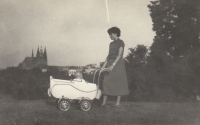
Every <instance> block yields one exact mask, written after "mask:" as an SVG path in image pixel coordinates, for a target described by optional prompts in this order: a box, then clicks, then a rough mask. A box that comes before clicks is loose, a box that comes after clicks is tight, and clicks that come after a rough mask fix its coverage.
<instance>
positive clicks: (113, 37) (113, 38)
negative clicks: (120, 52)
mask: <svg viewBox="0 0 200 125" xmlns="http://www.w3.org/2000/svg"><path fill="white" fill-rule="evenodd" d="M109 36H110V39H111V40H115V38H116V37H117V34H114V33H111V34H109Z"/></svg>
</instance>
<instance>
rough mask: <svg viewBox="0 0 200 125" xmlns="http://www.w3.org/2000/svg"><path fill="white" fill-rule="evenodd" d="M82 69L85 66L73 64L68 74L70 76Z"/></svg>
mask: <svg viewBox="0 0 200 125" xmlns="http://www.w3.org/2000/svg"><path fill="white" fill-rule="evenodd" d="M82 70H83V67H81V66H71V67H69V68H68V75H69V76H71V75H75V74H76V72H77V71H80V72H82Z"/></svg>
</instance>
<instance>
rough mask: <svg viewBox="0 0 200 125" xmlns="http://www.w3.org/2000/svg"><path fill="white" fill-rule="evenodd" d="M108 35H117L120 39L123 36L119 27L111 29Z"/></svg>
mask: <svg viewBox="0 0 200 125" xmlns="http://www.w3.org/2000/svg"><path fill="white" fill-rule="evenodd" d="M107 32H108V34H109V35H110V34H111V33H114V34H117V36H118V37H120V35H121V31H120V29H119V28H118V27H111V28H110V29H108V31H107Z"/></svg>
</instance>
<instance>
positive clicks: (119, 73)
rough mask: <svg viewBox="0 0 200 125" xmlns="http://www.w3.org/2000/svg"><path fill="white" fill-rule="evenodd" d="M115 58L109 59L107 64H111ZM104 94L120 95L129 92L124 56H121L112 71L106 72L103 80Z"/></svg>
mask: <svg viewBox="0 0 200 125" xmlns="http://www.w3.org/2000/svg"><path fill="white" fill-rule="evenodd" d="M114 61H115V59H109V60H108V61H107V66H106V68H108V67H109V66H111V65H112V64H113V62H114ZM103 94H105V95H111V96H120V95H127V94H129V90H128V82H127V76H126V69H125V65H124V60H123V58H120V59H119V61H118V62H117V64H116V65H115V66H114V68H113V70H112V71H111V72H106V73H105V75H104V80H103Z"/></svg>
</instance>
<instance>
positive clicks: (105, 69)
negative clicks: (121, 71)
mask: <svg viewBox="0 0 200 125" xmlns="http://www.w3.org/2000/svg"><path fill="white" fill-rule="evenodd" d="M113 67H114V66H110V67H108V68H103V69H101V71H105V72H111V71H112V69H113Z"/></svg>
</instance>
